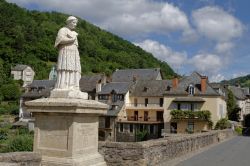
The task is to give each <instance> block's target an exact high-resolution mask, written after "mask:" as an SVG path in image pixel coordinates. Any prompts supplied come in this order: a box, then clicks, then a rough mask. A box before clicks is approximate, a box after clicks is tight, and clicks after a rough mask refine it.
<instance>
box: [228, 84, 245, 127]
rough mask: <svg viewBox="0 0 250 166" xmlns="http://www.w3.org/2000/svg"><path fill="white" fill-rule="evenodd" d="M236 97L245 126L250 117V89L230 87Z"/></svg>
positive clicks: (241, 119)
mask: <svg viewBox="0 0 250 166" xmlns="http://www.w3.org/2000/svg"><path fill="white" fill-rule="evenodd" d="M228 89H230V90H231V91H232V93H233V95H234V97H235V100H236V104H237V106H238V107H239V108H240V122H242V124H243V125H244V124H245V121H246V117H248V116H249V115H250V93H249V88H242V87H240V86H228Z"/></svg>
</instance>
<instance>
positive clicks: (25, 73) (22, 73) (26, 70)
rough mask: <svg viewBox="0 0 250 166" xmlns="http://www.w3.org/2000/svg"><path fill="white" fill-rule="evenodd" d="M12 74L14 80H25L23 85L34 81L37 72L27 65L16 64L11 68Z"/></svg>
mask: <svg viewBox="0 0 250 166" xmlns="http://www.w3.org/2000/svg"><path fill="white" fill-rule="evenodd" d="M11 75H12V76H13V79H14V80H23V87H25V86H27V85H29V84H31V83H32V81H33V79H34V76H35V72H34V70H33V69H32V68H31V67H30V66H27V65H16V66H15V67H13V68H12V69H11Z"/></svg>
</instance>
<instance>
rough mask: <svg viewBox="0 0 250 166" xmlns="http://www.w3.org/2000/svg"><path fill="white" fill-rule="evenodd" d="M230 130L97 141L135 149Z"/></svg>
mask: <svg viewBox="0 0 250 166" xmlns="http://www.w3.org/2000/svg"><path fill="white" fill-rule="evenodd" d="M228 131H232V130H231V129H226V130H214V131H209V132H204V133H195V134H181V135H179V134H176V135H173V136H170V137H165V138H158V139H152V140H148V141H142V142H104V141H99V146H107V147H112V148H114V147H119V148H122V147H126V149H129V148H131V149H136V148H142V149H144V148H148V147H151V146H154V145H160V144H162V145H166V144H169V143H173V142H183V141H184V140H189V139H190V140H192V139H196V138H201V137H204V136H212V135H215V134H221V133H223V132H228Z"/></svg>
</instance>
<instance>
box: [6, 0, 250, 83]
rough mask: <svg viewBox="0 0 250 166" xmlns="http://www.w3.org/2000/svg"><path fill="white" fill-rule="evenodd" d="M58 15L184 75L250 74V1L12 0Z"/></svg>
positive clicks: (214, 77)
mask: <svg viewBox="0 0 250 166" xmlns="http://www.w3.org/2000/svg"><path fill="white" fill-rule="evenodd" d="M7 1H8V2H13V3H16V4H18V5H19V6H22V7H25V8H27V9H32V10H33V9H35V10H40V11H52V10H53V11H58V12H63V13H67V14H71V15H75V16H77V17H80V18H82V19H85V20H87V21H89V22H91V23H93V24H95V25H97V26H99V27H101V28H103V29H105V30H108V31H110V32H112V33H114V34H117V35H119V36H121V37H123V38H125V39H127V40H129V41H131V42H132V43H134V44H135V45H138V46H140V47H142V48H143V49H144V50H146V51H148V52H151V53H152V54H153V55H154V56H155V57H157V58H158V59H160V60H162V61H166V62H167V63H168V64H170V66H171V67H172V68H173V69H174V70H175V71H176V72H178V73H179V74H181V75H188V74H190V73H191V72H192V71H198V72H200V73H201V74H204V75H207V76H209V79H210V81H220V80H223V79H230V78H234V77H238V76H242V75H247V74H250V65H249V62H250V45H249V44H250V32H249V28H250V10H249V7H250V1H249V0H71V1H69V2H67V3H66V2H65V1H63V0H42V1H41V0H7Z"/></svg>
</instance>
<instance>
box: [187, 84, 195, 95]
mask: <svg viewBox="0 0 250 166" xmlns="http://www.w3.org/2000/svg"><path fill="white" fill-rule="evenodd" d="M188 93H189V94H190V95H194V86H193V85H192V84H190V85H189V86H188Z"/></svg>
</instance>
